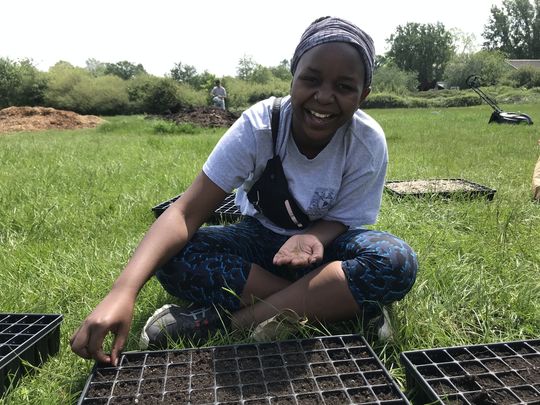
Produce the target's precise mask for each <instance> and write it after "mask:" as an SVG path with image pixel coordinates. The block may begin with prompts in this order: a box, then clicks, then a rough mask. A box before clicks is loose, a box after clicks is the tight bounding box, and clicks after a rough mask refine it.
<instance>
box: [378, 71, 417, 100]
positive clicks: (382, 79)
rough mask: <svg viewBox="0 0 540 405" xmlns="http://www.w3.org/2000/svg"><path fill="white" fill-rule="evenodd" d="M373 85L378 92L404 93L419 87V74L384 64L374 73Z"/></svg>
mask: <svg viewBox="0 0 540 405" xmlns="http://www.w3.org/2000/svg"><path fill="white" fill-rule="evenodd" d="M372 87H373V91H374V92H377V93H394V94H400V95H403V94H406V93H408V92H410V91H415V90H416V89H417V88H418V80H417V74H416V73H414V72H405V71H403V70H401V69H399V68H398V67H397V66H394V65H384V66H381V67H379V68H377V69H376V70H375V72H374V73H373V83H372Z"/></svg>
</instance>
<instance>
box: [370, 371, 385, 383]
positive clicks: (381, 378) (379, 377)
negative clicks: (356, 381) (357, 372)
mask: <svg viewBox="0 0 540 405" xmlns="http://www.w3.org/2000/svg"><path fill="white" fill-rule="evenodd" d="M364 378H365V379H366V381H367V382H368V383H369V384H371V385H380V384H387V383H388V381H387V380H386V376H385V375H384V374H383V373H381V372H378V371H370V372H369V373H365V374H364Z"/></svg>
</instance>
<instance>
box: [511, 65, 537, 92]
mask: <svg viewBox="0 0 540 405" xmlns="http://www.w3.org/2000/svg"><path fill="white" fill-rule="evenodd" d="M508 78H509V79H510V80H511V81H512V82H513V84H514V87H525V88H526V89H531V88H533V87H540V69H538V68H535V67H533V66H530V65H526V66H521V67H520V68H518V69H516V70H513V71H512V72H510V73H509V75H508Z"/></svg>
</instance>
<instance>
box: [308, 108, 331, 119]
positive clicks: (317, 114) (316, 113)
mask: <svg viewBox="0 0 540 405" xmlns="http://www.w3.org/2000/svg"><path fill="white" fill-rule="evenodd" d="M309 112H310V113H311V114H313V115H314V116H315V117H317V118H328V117H330V115H332V114H320V113H318V112H316V111H312V110H309Z"/></svg>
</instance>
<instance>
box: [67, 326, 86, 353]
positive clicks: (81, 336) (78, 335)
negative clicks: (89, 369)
mask: <svg viewBox="0 0 540 405" xmlns="http://www.w3.org/2000/svg"><path fill="white" fill-rule="evenodd" d="M69 344H70V346H71V350H72V351H73V353H75V354H77V355H79V356H81V357H82V358H85V359H90V358H91V356H90V354H89V353H88V350H87V347H86V345H87V344H88V334H87V332H86V329H85V328H83V327H80V328H78V329H77V330H76V331H75V333H74V334H73V336H72V337H71V339H70V341H69Z"/></svg>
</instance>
